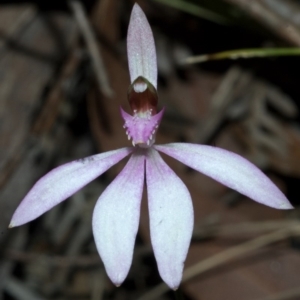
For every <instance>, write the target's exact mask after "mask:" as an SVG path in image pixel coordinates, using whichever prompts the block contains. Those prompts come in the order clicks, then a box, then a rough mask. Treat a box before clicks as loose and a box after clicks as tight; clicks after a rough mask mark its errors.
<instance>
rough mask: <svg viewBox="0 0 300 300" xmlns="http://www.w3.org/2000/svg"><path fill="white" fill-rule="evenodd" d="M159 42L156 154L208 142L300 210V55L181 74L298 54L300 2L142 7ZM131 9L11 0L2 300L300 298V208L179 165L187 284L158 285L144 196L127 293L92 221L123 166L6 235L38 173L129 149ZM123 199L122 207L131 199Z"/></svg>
mask: <svg viewBox="0 0 300 300" xmlns="http://www.w3.org/2000/svg"><path fill="white" fill-rule="evenodd" d="M137 2H138V3H139V4H140V6H141V7H142V8H143V10H144V12H145V14H146V15H147V18H148V20H149V22H150V24H151V27H152V29H153V32H154V37H155V41H156V47H157V56H158V69H159V84H158V94H159V106H160V107H163V106H165V107H166V113H165V117H164V119H163V121H162V124H161V126H160V130H159V131H158V134H157V138H156V141H157V143H158V144H159V143H167V142H179V141H181V142H190V143H201V144H202V143H203V144H210V145H214V146H218V147H222V148H225V149H229V150H231V151H234V152H236V153H239V154H241V155H243V156H244V157H246V158H248V159H249V160H251V161H252V162H253V163H255V164H256V165H257V166H258V167H260V168H261V169H262V170H263V171H264V172H265V173H266V174H267V175H268V176H269V177H270V178H271V179H272V180H273V181H274V182H275V183H276V184H277V185H278V186H279V188H280V189H281V190H282V191H283V192H284V193H285V194H286V195H287V197H288V199H289V200H290V201H291V202H292V204H293V205H294V206H295V207H297V206H298V205H299V202H300V199H299V195H300V189H299V187H300V181H299V177H300V127H299V120H300V119H299V114H298V112H299V106H300V101H299V99H300V89H299V86H300V73H299V67H300V57H299V56H287V57H272V58H268V57H263V58H262V57H256V58H248V59H236V60H232V59H226V60H214V61H213V60H211V61H206V62H204V63H201V64H199V63H198V64H184V60H185V59H186V58H188V57H191V56H195V55H200V54H207V53H208V54H210V53H215V52H220V51H226V50H232V49H241V48H262V49H264V48H278V47H299V46H300V1H296V0H251V1H247V0H201V1H200V0H155V1H154V0H153V1H151V0H139V1H137ZM134 3H135V1H132V0H86V1H81V2H80V1H76V0H74V1H60V2H58V3H56V2H53V1H28V2H25V1H13V0H11V1H3V0H2V1H1V2H0V53H1V55H0V299H1V300H9V299H18V300H40V299H53V300H54V299H75V300H76V299H78V300H79V299H80V300H81V299H82V300H84V299H92V300H97V299H104V300H105V299H119V300H123V299H124V300H126V299H143V300H150V299H187V300H219V299H231V300H282V299H300V239H299V236H300V223H299V217H300V214H299V211H298V210H297V209H295V210H293V211H278V210H274V209H271V208H268V207H265V206H263V205H260V204H258V203H255V202H253V201H252V200H249V199H247V198H245V197H243V196H241V195H239V194H237V193H236V192H234V191H231V190H229V189H228V188H226V187H224V186H222V185H221V184H219V183H217V182H215V181H213V180H211V179H210V178H207V177H206V176H204V175H202V174H199V173H197V172H195V171H192V170H190V169H189V168H187V167H185V166H183V165H182V164H180V163H178V162H176V161H174V160H173V159H170V158H167V157H164V158H165V159H166V161H167V163H168V164H169V165H170V166H171V167H172V168H173V169H174V170H175V171H176V173H177V174H178V175H179V176H180V177H181V178H182V180H183V181H184V182H185V184H186V185H187V186H188V188H189V190H190V192H191V195H192V198H193V202H194V209H195V230H194V234H193V240H192V244H191V247H190V251H189V255H188V258H187V261H186V266H185V273H184V278H183V282H182V285H181V287H180V288H179V290H178V291H177V292H174V291H170V290H168V288H167V287H166V286H165V285H164V284H162V281H161V279H160V277H159V274H158V270H157V266H156V262H155V259H154V256H153V252H152V248H151V244H150V239H149V225H148V212H147V201H146V200H147V199H146V195H144V199H143V203H142V214H141V221H140V230H139V233H138V237H137V242H136V247H135V253H134V258H133V265H132V267H131V270H130V273H129V275H128V277H127V279H126V280H125V282H124V283H123V284H122V285H121V287H119V288H116V287H115V286H113V285H112V283H111V282H110V281H109V279H108V278H107V275H106V273H105V271H104V268H103V265H102V262H101V260H100V258H99V256H98V254H97V251H96V248H95V244H94V240H93V236H92V231H91V215H92V212H93V207H94V205H95V202H96V200H97V199H98V197H99V195H100V194H101V192H102V191H103V190H104V189H105V187H106V186H107V185H108V184H109V183H110V182H111V181H112V180H113V179H114V177H115V176H116V174H117V173H118V172H119V171H120V170H121V168H122V167H123V166H124V163H125V162H126V160H125V161H122V162H121V163H119V164H118V165H117V166H115V167H113V168H112V169H111V170H109V171H108V172H106V173H105V174H104V175H103V176H101V177H100V178H99V179H97V180H95V181H94V182H92V183H90V184H89V185H88V186H86V187H85V188H84V189H82V190H81V191H79V192H78V193H76V194H75V195H74V196H73V197H71V199H69V200H67V201H65V202H64V203H62V204H61V205H59V206H57V207H55V208H54V209H52V210H51V211H49V212H48V213H46V214H44V215H43V216H41V217H40V218H38V219H37V220H35V221H33V222H31V223H29V224H27V225H24V226H21V227H18V228H13V229H8V228H7V227H8V224H9V222H10V218H11V216H12V214H13V212H14V210H15V208H16V207H17V205H18V204H19V203H20V201H21V200H22V198H23V197H24V196H25V194H26V193H27V192H28V191H29V189H30V188H31V187H32V185H33V184H34V183H35V182H36V180H38V179H39V178H40V177H41V176H42V175H44V174H45V173H47V172H48V171H50V170H51V169H52V168H54V167H56V166H58V165H60V164H62V163H64V162H68V161H71V160H75V159H79V158H82V157H85V156H88V155H92V154H96V153H98V152H104V151H108V150H113V149H116V148H119V147H124V146H128V145H130V144H131V142H129V141H128V140H127V137H126V134H125V132H124V129H123V127H122V126H123V121H122V120H121V118H120V115H119V107H120V106H122V107H123V108H124V109H125V110H126V111H127V112H130V108H129V105H128V103H127V89H128V86H129V74H128V67H127V56H126V33H127V27H128V22H129V16H130V12H131V9H132V6H133V4H134ZM124 201H126V199H124Z"/></svg>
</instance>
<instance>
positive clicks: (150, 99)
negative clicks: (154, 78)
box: [128, 76, 158, 116]
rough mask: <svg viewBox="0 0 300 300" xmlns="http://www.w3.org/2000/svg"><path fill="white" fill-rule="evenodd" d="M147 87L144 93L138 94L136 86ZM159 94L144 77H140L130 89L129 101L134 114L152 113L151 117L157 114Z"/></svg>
mask: <svg viewBox="0 0 300 300" xmlns="http://www.w3.org/2000/svg"><path fill="white" fill-rule="evenodd" d="M144 85H145V86H146V89H145V90H144V91H142V92H136V90H137V89H135V86H144ZM157 100H158V96H157V92H156V89H155V87H154V86H153V85H152V84H151V83H150V82H149V81H148V80H147V79H145V78H144V77H142V76H139V77H138V78H137V79H136V80H135V81H134V82H133V83H132V84H131V85H130V86H129V89H128V101H129V104H130V107H131V109H132V111H133V112H134V113H144V112H147V111H148V112H150V113H151V115H152V116H153V115H156V113H157Z"/></svg>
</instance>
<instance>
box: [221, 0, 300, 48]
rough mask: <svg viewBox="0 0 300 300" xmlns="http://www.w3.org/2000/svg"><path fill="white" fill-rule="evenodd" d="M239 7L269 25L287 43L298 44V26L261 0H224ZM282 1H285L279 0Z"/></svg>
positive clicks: (299, 40) (299, 44) (299, 36)
mask: <svg viewBox="0 0 300 300" xmlns="http://www.w3.org/2000/svg"><path fill="white" fill-rule="evenodd" d="M226 1H227V2H229V3H232V4H234V5H236V6H238V7H240V8H241V9H243V10H245V11H246V12H247V13H248V14H249V15H251V16H252V17H254V18H255V19H257V20H258V21H259V22H260V23H263V24H264V25H266V26H267V27H269V28H270V29H271V30H272V31H273V32H274V34H276V35H279V36H281V38H283V39H284V40H286V41H288V42H289V43H291V44H293V45H295V46H300V28H299V27H297V26H296V25H295V24H293V23H292V22H291V20H289V19H285V18H283V17H282V16H281V15H279V14H278V12H277V11H276V12H275V11H274V10H272V9H270V7H266V6H265V5H264V4H263V3H262V1H258V0H251V1H249V0H226ZM281 2H282V3H284V2H286V1H281Z"/></svg>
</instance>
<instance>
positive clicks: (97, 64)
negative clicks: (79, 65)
mask: <svg viewBox="0 0 300 300" xmlns="http://www.w3.org/2000/svg"><path fill="white" fill-rule="evenodd" d="M69 6H70V8H71V9H72V11H73V14H74V17H75V19H76V22H77V24H78V27H79V30H80V31H81V33H82V36H83V38H84V40H85V42H86V45H87V48H88V51H89V53H90V56H91V59H92V62H93V68H94V71H95V75H96V78H97V81H98V84H99V88H100V90H101V91H102V93H103V94H104V95H105V96H106V97H109V98H110V97H112V95H113V91H112V89H111V88H110V85H109V83H108V77H107V74H106V72H105V68H104V64H103V61H102V58H101V56H100V48H99V45H98V44H97V42H96V38H95V34H94V32H93V29H92V27H91V26H90V23H89V21H88V18H87V16H86V14H85V10H84V7H83V5H82V4H81V2H80V1H77V0H71V1H69Z"/></svg>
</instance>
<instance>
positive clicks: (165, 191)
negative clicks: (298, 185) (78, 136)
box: [10, 4, 292, 289]
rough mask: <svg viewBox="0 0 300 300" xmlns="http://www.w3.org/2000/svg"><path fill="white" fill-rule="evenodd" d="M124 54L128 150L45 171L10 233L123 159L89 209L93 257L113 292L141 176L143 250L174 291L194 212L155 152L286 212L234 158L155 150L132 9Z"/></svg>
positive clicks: (140, 28)
mask: <svg viewBox="0 0 300 300" xmlns="http://www.w3.org/2000/svg"><path fill="white" fill-rule="evenodd" d="M127 50H128V62H129V72H130V79H131V85H130V87H129V91H128V99H129V103H130V106H131V108H132V110H133V115H130V114H128V113H126V112H125V111H124V110H123V109H122V108H121V116H122V118H123V119H124V121H125V124H124V128H125V129H126V134H127V136H128V138H129V139H131V140H132V144H133V146H132V147H127V148H121V149H118V150H114V151H109V152H105V153H101V154H97V155H93V156H90V157H87V158H84V159H81V160H77V161H73V162H70V163H67V164H65V165H62V166H60V167H57V168H56V169H54V170H52V171H51V172H49V173H48V174H46V175H45V176H44V177H42V178H41V179H40V180H39V181H38V182H37V183H36V184H35V185H34V186H33V188H32V189H31V190H30V191H29V193H28V194H27V195H26V197H25V198H24V199H23V201H22V202H21V203H20V205H19V206H18V208H17V209H16V211H15V213H14V215H13V217H12V220H11V224H10V227H14V226H19V225H22V224H25V223H27V222H30V221H31V220H34V219H36V218H37V217H39V216H40V215H41V214H43V213H44V212H46V211H48V210H50V209H51V208H52V207H54V206H55V205H57V204H59V203H60V202H62V201H63V200H65V199H67V198H68V197H70V196H71V195H73V194H74V193H76V192H77V191H78V190H80V189H81V188H82V187H84V186H85V185H86V184H88V183H89V182H90V181H92V180H94V179H95V178H97V177H98V176H100V175H101V174H102V173H104V172H105V171H106V170H108V169H109V168H110V167H111V166H113V165H115V164H117V163H118V162H119V161H120V160H122V159H123V158H125V157H126V156H128V155H131V156H130V158H129V160H128V162H127V164H126V166H125V167H124V169H123V170H122V171H121V172H120V173H119V174H118V176H117V177H116V178H115V179H114V180H113V181H112V182H111V184H110V185H109V186H108V187H107V188H106V189H105V191H104V192H103V193H102V195H101V196H100V197H99V199H98V201H97V204H96V206H95V209H94V213H93V220H92V228H93V234H94V238H95V243H96V247H97V250H98V252H99V254H100V257H101V259H102V261H103V263H104V266H105V269H106V272H107V274H108V276H109V277H110V279H111V280H112V282H113V283H114V284H115V285H117V286H119V285H120V284H121V283H122V282H123V281H124V280H125V278H126V276H127V274H128V271H129V269H130V266H131V263H132V257H133V249H134V243H135V239H136V234H137V231H138V225H139V218H140V205H141V199H142V192H143V186H144V175H145V176H146V185H147V193H148V205H149V215H150V234H151V243H152V246H153V251H154V255H155V258H156V261H157V265H158V270H159V273H160V276H161V278H162V279H163V280H164V281H165V282H166V283H167V285H168V286H169V287H171V288H173V289H176V288H177V287H178V285H179V284H180V281H181V277H182V271H183V267H184V262H185V259H186V256H187V252H188V248H189V245H190V241H191V236H192V231H193V224H194V213H193V205H192V200H191V196H190V193H189V191H188V189H187V187H186V186H185V184H184V183H183V182H182V181H181V179H180V178H179V177H178V176H177V175H176V174H175V173H174V172H173V171H172V170H171V169H170V167H169V166H168V165H167V164H166V163H165V162H164V161H163V159H162V158H161V156H160V154H159V152H162V153H165V154H167V155H169V156H171V157H173V158H175V159H177V160H179V161H180V162H182V163H184V164H185V165H187V166H189V167H190V168H193V169H195V170H197V171H199V172H202V173H204V174H205V175H207V176H209V177H211V178H213V179H215V180H216V181H218V182H220V183H222V184H224V185H226V186H228V187H229V188H231V189H234V190H236V191H238V192H239V193H241V194H244V195H246V196H247V197H249V198H251V199H253V200H255V201H257V202H259V203H262V204H265V205H268V206H271V207H274V208H278V209H290V208H292V206H291V204H290V203H289V202H288V200H287V199H286V197H285V196H284V195H283V193H282V192H281V191H280V190H279V189H278V188H277V187H276V186H275V185H274V184H273V183H272V181H271V180H270V179H269V178H268V177H266V176H265V175H264V174H263V173H262V172H261V171H260V170H259V169H258V168H257V167H256V166H254V165H253V164H252V163H250V162H249V161H247V160H246V159H244V158H242V157H241V156H239V155H237V154H235V153H232V152H229V151H227V150H224V149H220V148H217V147H212V146H205V145H196V144H188V143H172V144H167V145H155V144H154V142H155V134H156V131H157V128H158V126H159V124H160V121H161V119H162V117H163V114H164V109H162V110H161V111H160V112H157V99H158V97H157V92H156V90H157V64H156V51H155V44H154V39H153V35H152V31H151V28H150V25H149V23H148V21H147V19H146V16H145V14H144V13H143V11H142V10H141V8H140V7H139V6H138V5H137V4H135V5H134V7H133V10H132V13H131V17H130V23H129V29H128V36H127Z"/></svg>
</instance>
